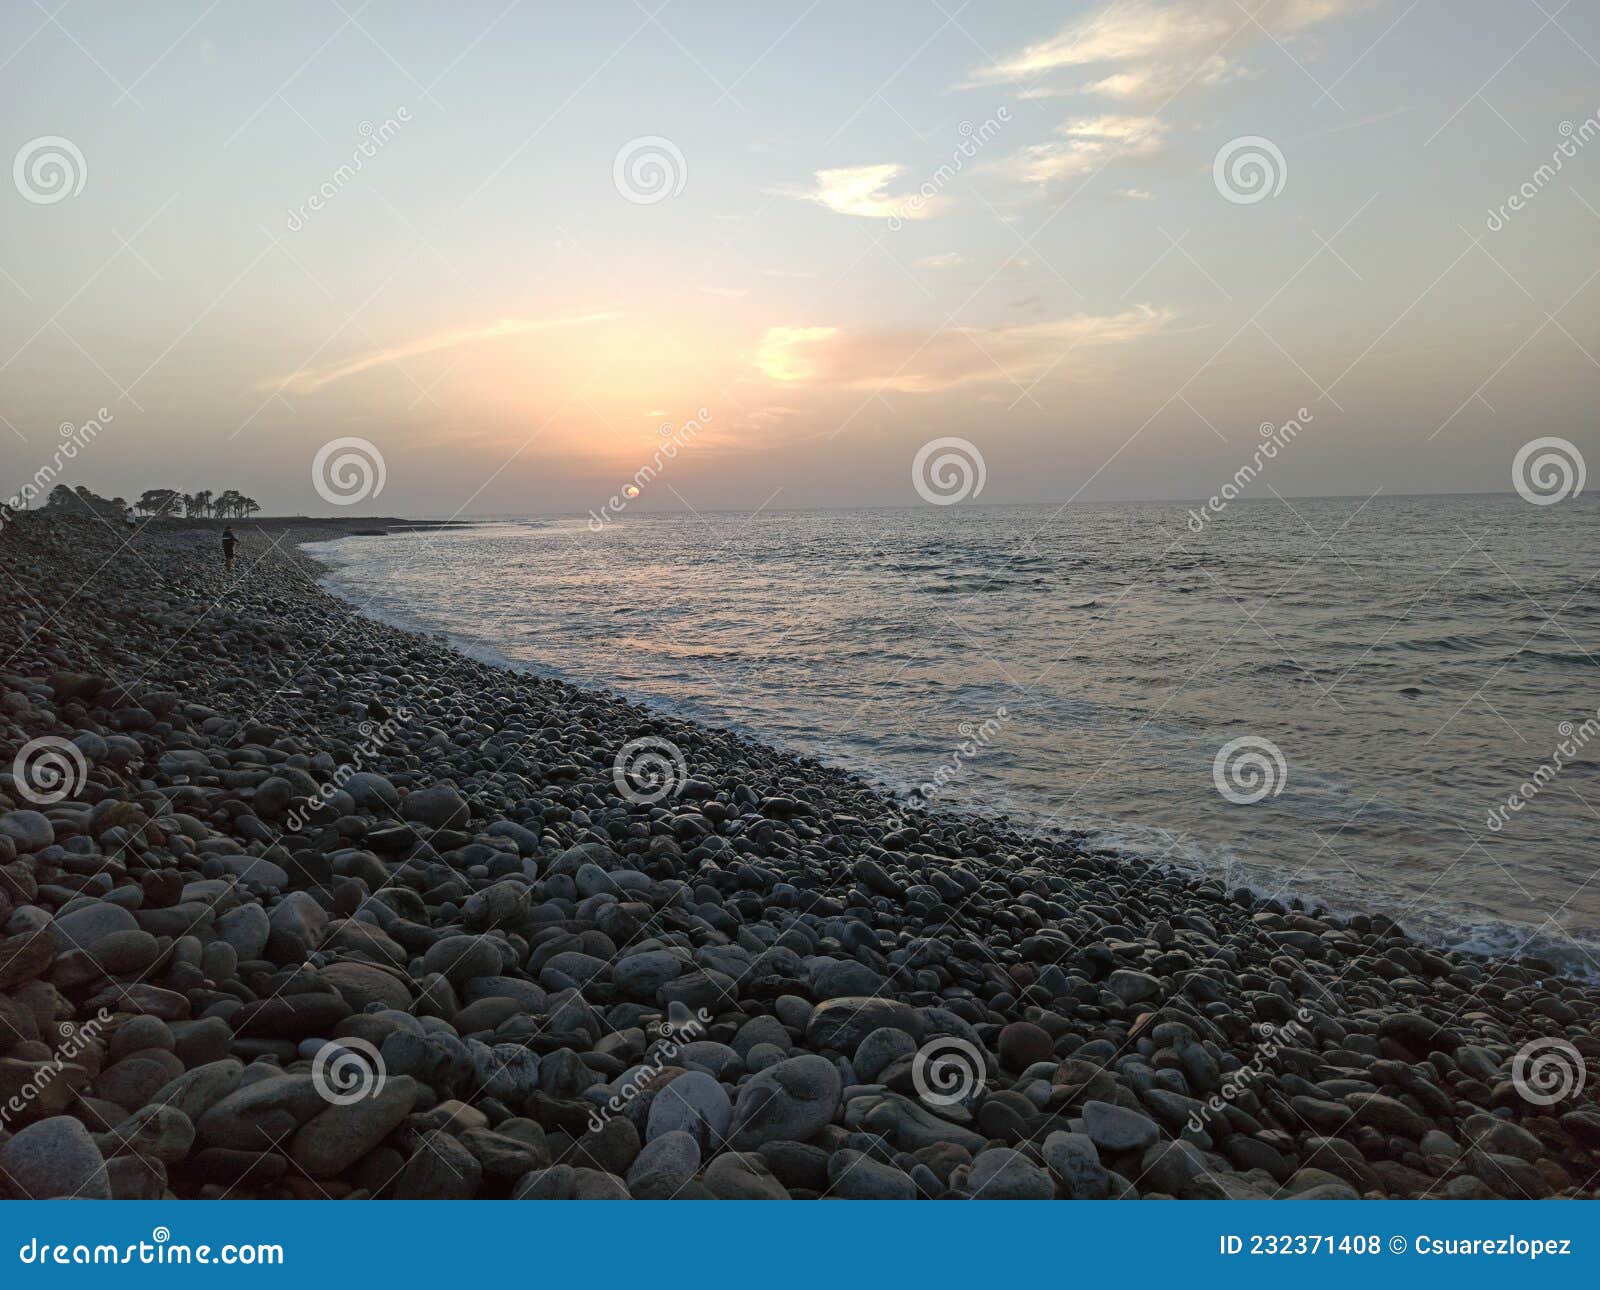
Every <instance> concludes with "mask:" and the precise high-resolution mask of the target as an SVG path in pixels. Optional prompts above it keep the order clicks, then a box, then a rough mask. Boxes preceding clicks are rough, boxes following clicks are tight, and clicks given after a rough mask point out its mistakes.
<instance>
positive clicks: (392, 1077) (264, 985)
mask: <svg viewBox="0 0 1600 1290" xmlns="http://www.w3.org/2000/svg"><path fill="white" fill-rule="evenodd" d="M357 527H360V528H362V529H368V530H370V529H373V528H382V527H384V523H383V522H382V521H371V520H363V521H361V523H360V525H359V526H358V525H356V524H353V523H352V524H345V525H340V524H338V523H334V522H324V521H298V522H293V521H269V522H261V523H256V522H252V523H249V524H244V523H240V524H239V525H238V526H237V531H238V532H239V534H240V538H241V545H240V548H239V554H238V560H237V562H236V565H235V568H234V570H233V572H232V573H231V574H225V573H224V571H223V568H222V561H221V557H220V552H219V549H218V545H217V542H218V539H217V530H216V528H215V527H206V526H203V525H194V524H187V523H184V522H181V521H175V520H174V521H155V522H150V523H146V524H145V525H143V526H142V527H140V528H139V530H138V531H137V532H136V533H134V534H133V536H132V537H131V539H130V537H129V535H128V533H126V532H124V531H121V530H120V529H118V528H117V527H115V526H112V525H108V524H106V523H105V522H103V521H102V520H99V519H96V518H90V517H75V516H46V515H21V516H17V517H15V518H14V519H13V520H12V521H10V522H9V523H7V524H6V525H5V526H4V528H3V529H0V585H3V586H4V587H5V605H4V612H3V613H0V926H3V933H4V934H3V937H0V1188H3V1189H4V1190H5V1192H6V1193H7V1194H9V1195H11V1196H14V1197H22V1198H47V1197H56V1196H76V1197H84V1198H99V1199H158V1198H161V1197H166V1196H173V1197H179V1198H216V1199H221V1198H319V1199H320V1198H334V1199H340V1198H393V1199H463V1200H464V1199H473V1198H492V1199H508V1198H510V1199H628V1198H634V1199H712V1198H716V1199H791V1198H792V1199H818V1198H830V1199H900V1200H912V1199H958V1198H961V1199H964V1198H981V1199H1034V1200H1048V1199H1052V1198H1054V1199H1063V1200H1067V1199H1107V1198H1127V1199H1134V1198H1153V1197H1178V1198H1185V1199H1188V1198H1193V1199H1235V1198H1240V1199H1245V1198H1258V1199H1265V1198H1282V1199H1294V1198H1301V1199H1357V1198H1362V1197H1397V1198H1400V1197H1404V1198H1416V1197H1428V1198H1440V1199H1488V1198H1495V1197H1504V1198H1512V1199H1520V1198H1545V1197H1555V1196H1564V1197H1592V1196H1595V1195H1596V1189H1597V1185H1600V1101H1597V1095H1596V1088H1597V1083H1596V1081H1595V1080H1594V1079H1593V1078H1592V1077H1591V1074H1592V1071H1593V1068H1594V1067H1595V1065H1596V1063H1597V1062H1600V986H1596V985H1595V984H1593V983H1585V982H1581V981H1577V980H1573V979H1567V978H1563V977H1561V976H1560V975H1558V974H1556V972H1555V970H1554V969H1553V967H1552V966H1551V965H1550V964H1548V963H1545V962H1542V961H1540V960H1537V959H1531V958H1524V959H1491V958H1483V957H1477V956H1473V955H1468V954H1464V953H1459V952H1455V951H1450V950H1443V949H1438V948H1434V947H1431V946H1428V945H1425V944H1423V943H1421V942H1420V941H1416V940H1413V939H1411V938H1410V937H1408V936H1407V934H1406V931H1405V929H1404V928H1403V927H1402V926H1400V925H1397V924H1396V923H1395V922H1393V921H1392V920H1391V919H1390V918H1388V917H1386V916H1384V914H1383V913H1382V911H1379V910H1373V911H1370V912H1368V913H1365V914H1357V915H1353V916H1334V915H1332V914H1330V913H1328V912H1327V911H1325V910H1321V909H1318V908H1316V907H1314V906H1310V905H1307V904H1304V903H1302V902H1299V901H1295V900H1291V899H1288V898H1283V899H1269V898H1266V897H1263V896H1261V895H1258V894H1252V892H1250V891H1248V890H1244V889H1229V888H1228V887H1226V886H1224V885H1223V884H1221V883H1220V882H1218V881H1216V880H1215V879H1211V878H1208V877H1206V876H1205V875H1203V874H1200V875H1196V874H1192V873H1182V872H1177V871H1174V870H1171V869H1169V868H1167V867H1164V866H1161V865H1159V864H1157V863H1155V862H1153V861H1146V860H1141V859H1139V858H1137V857H1132V856H1128V855H1118V856H1112V855H1103V854H1097V853H1092V852H1089V851H1086V850H1085V849H1084V848H1083V844H1082V843H1081V842H1080V841H1078V840H1075V839H1073V838H1071V837H1067V836H1064V835H1050V836H1032V835H1028V834H1025V833H1022V832H1018V831H1016V830H1015V829H1014V828H1011V827H1009V826H1007V825H1006V824H1005V823H1004V822H1003V821H1000V820H997V819H986V818H985V817H983V816H982V815H970V814H960V815H957V814H950V813H943V812H940V811H938V810H934V811H932V812H929V811H923V810H911V809H908V808H907V807H906V806H905V805H904V804H903V803H897V802H893V801H890V800H889V799H888V798H886V797H884V796H882V795H881V794H880V793H879V792H877V791H876V790H874V789H873V788H872V787H871V786H870V785H868V784H867V783H865V782H864V781H862V780H860V779H858V778H855V777H853V776H851V775H848V774H846V773H844V772H842V771H839V770H837V769H834V768H830V767H828V766H825V765H823V764H821V763H819V762H817V761H814V760H811V759H808V758H805V757H800V756H795V755H791V754H788V753H784V752H780V751H778V750H775V749H772V748H768V747H765V746H763V745H761V744H759V743H756V742H753V741H751V740H749V739H747V738H744V737H742V736H739V735H736V734H734V733H732V732H729V731H725V730H720V729H715V728H710V727H707V726H701V725H696V724H692V723H690V722H686V721H683V720H678V719H674V718H671V717H667V716H663V715H661V714H659V713H656V712H652V711H651V710H649V709H646V708H644V707H642V706H639V705H637V704H633V703H629V702H627V701H625V700H623V699H621V698H619V697H617V696H615V695H612V694H609V693H606V692H602V691H598V690H585V689H578V688H574V687H572V686H568V685H565V684H563V683H561V682H558V681H555V680H551V679H548V678H544V677H538V676H533V675H529V674H526V673H521V672H516V671H511V670H507V669H503V668H496V667H493V666H491V665H489V664H487V663H482V662H479V661H477V660H474V659H471V658H468V657H466V656H465V655H463V654H461V653H458V652H456V651H455V650H453V649H451V648H450V647H449V646H448V645H447V644H445V643H444V642H442V641H440V640H435V639H432V638H429V637H426V636H422V635H419V634H415V633H411V632H407V631H404V630H401V629H399V628H396V627H393V626H390V625H387V624H385V623H381V622H378V621H376V620H374V619H370V618H366V617H363V616H362V615H361V614H360V613H359V612H357V610H356V608H354V607H352V606H350V605H348V604H346V603H344V602H342V601H340V600H337V599H335V598H334V597H332V596H331V595H329V594H327V593H326V592H325V591H323V590H322V589H321V587H320V586H319V585H318V584H319V577H320V576H321V574H322V570H321V568H320V566H319V565H318V564H317V563H316V562H315V561H314V560H313V559H312V558H311V557H309V556H308V555H306V554H305V553H304V552H302V551H301V550H300V549H299V547H300V544H302V543H307V542H317V541H327V540H330V539H334V538H338V537H340V536H343V535H345V534H347V533H349V532H351V531H353V530H354V529H356V528H357Z"/></svg>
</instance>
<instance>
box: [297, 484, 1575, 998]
mask: <svg viewBox="0 0 1600 1290" xmlns="http://www.w3.org/2000/svg"><path fill="white" fill-rule="evenodd" d="M308 549H309V550H310V551H311V552H312V553H313V554H315V555H317V556H318V557H319V558H320V559H322V560H324V561H325V562H327V563H328V565H329V566H330V572H329V574H328V575H327V578H326V580H325V585H326V586H327V587H328V588H329V590H331V591H333V592H334V593H335V594H337V595H339V596H341V597H343V598H344V599H345V600H347V601H349V602H350V603H352V604H353V605H355V606H357V607H359V608H360V609H361V610H362V611H363V612H365V613H367V614H370V615H372V616H374V617H377V618H379V619H382V620H385V621H388V622H391V623H395V624H398V625H401V626H405V627H410V628H414V629H418V630H421V631H425V632H429V633H436V634H443V635H444V636H445V637H447V638H448V639H449V640H450V641H451V642H453V643H454V644H455V645H456V646H458V647H459V648H460V649H462V650H464V651H466V652H468V653H470V654H472V655H474V656H476V657H478V658H481V659H485V660H488V661H491V662H493V663H496V664H499V665H502V666H505V667H508V668H515V669H526V670H529V671H532V672H536V673H538V674H541V675H545V676H550V677H557V678H560V679H561V680H564V681H568V682H571V683H572V684H574V685H579V686H592V687H603V688H606V689H609V690H611V691H614V692H616V693H620V694H622V695H624V696H626V697H628V698H631V699H635V700H638V701H641V702H643V703H645V704H647V705H650V706H653V707H656V708H658V709H660V710H662V711H664V712H668V713H671V714H674V715H677V716H682V717H689V718H693V719H696V720H698V721H701V722H705V723H710V724H714V725H719V726H724V727H731V728H733V729H736V730H738V731H740V732H742V733H744V734H747V735H750V736H753V737H756V738H759V739H761V740H763V741H766V742H768V743H771V744H775V745H778V746H781V747H784V748H788V749H791V750H795V751H798V752H802V753H806V754H809V755H812V756H815V757H817V758H820V759H822V760H824V761H826V762H828V763H830V764H834V765H838V766H840V767H844V768H846V769H849V770H851V771H854V772H856V773H858V774H860V775H862V776H864V777H866V778H868V779H869V780H871V781H873V782H875V783H877V784H879V785H880V786H882V787H883V788H884V789H885V790H886V791H888V792H889V793H891V794H893V795H894V796H896V797H898V798H900V799H902V800H905V801H907V802H920V803H921V804H924V805H928V806H930V807H933V808H936V809H940V810H947V811H952V812H958V813H959V812H979V813H983V814H986V815H990V816H1003V817H1006V818H1007V819H1008V820H1009V822H1010V823H1011V824H1012V825H1013V826H1014V827H1016V828H1019V829H1022V830H1024V831H1027V832H1039V833H1041V834H1044V833H1052V834H1053V833H1058V832H1065V833H1069V834H1073V835H1076V836H1077V837H1079V838H1080V839H1081V842H1082V844H1083V846H1084V847H1085V848H1087V849H1089V850H1092V851H1097V852H1112V853H1128V852H1133V853H1138V854H1140V855H1143V856H1146V857H1150V858H1152V859H1155V860H1158V861H1160V862H1162V863H1164V864H1167V865H1171V866H1172V867H1174V868H1181V869H1183V870H1186V871H1189V872H1195V873H1202V874H1208V875H1212V876H1215V877H1217V878H1219V879H1220V880H1221V881H1222V882H1224V883H1225V884H1227V885H1228V886H1229V887H1230V888H1232V887H1238V886H1248V887H1250V888H1252V889H1254V890H1256V891H1258V892H1260V893H1263V894H1268V895H1273V896H1276V897H1278V898H1279V899H1283V900H1288V899H1292V898H1299V899H1301V900H1303V901H1305V902H1307V904H1308V905H1315V904H1320V905H1323V906H1325V907H1327V908H1329V909H1332V910H1334V911H1337V912H1345V913H1349V912H1356V911H1368V912H1382V913H1385V914H1387V915H1389V916H1390V917H1392V918H1394V919H1396V920H1397V921H1398V922H1399V923H1400V924H1401V925H1402V926H1403V927H1405V928H1406V930H1407V931H1409V932H1411V933H1412V934H1413V935H1416V936H1419V937H1421V938H1423V939H1424V940H1428V941H1431V942H1434V943H1436V944H1439V945H1445V946H1451V947H1456V948H1463V949H1468V950H1473V951H1476V952H1480V953H1490V954H1512V953H1517V954H1523V955H1538V956H1540V957H1543V958H1546V959H1549V960H1551V961H1552V962H1554V963H1556V964H1557V965H1558V966H1559V967H1560V968H1562V969H1563V970H1564V971H1568V972H1572V973H1575V974H1578V975H1581V976H1584V977H1588V978H1591V979H1595V978H1600V847H1597V846H1596V839H1597V838H1600V657H1597V656H1600V581H1597V575H1600V565H1597V559H1596V557H1597V555H1600V507H1597V506H1595V505H1593V504H1592V503H1591V502H1590V500H1589V499H1588V498H1585V497H1582V496H1580V497H1577V498H1572V499H1569V500H1567V501H1565V502H1563V503H1561V504H1560V505H1553V506H1536V505H1531V504H1530V503H1528V502H1527V501H1524V500H1523V499H1522V498H1521V497H1519V496H1517V495H1515V494H1506V495H1471V496H1436V497H1389V496H1384V495H1381V494H1380V495H1376V496H1373V497H1368V498H1361V497H1338V498H1307V499H1300V498H1291V499H1287V500H1284V499H1278V498H1273V499H1269V500H1265V501H1256V500H1251V501H1235V502H1233V503H1231V504H1229V505H1228V506H1227V507H1226V508H1225V509H1224V510H1222V511H1220V512H1211V511H1205V512H1202V511H1200V510H1197V509H1196V508H1194V507H1192V506H1190V505H1188V504H1185V503H1181V502H1149V503H1096V504H1082V503H1073V504H1072V505H1067V506H1060V505H1037V506H1032V505H1030V506H979V505H972V504H970V503H963V504H960V505H952V506H924V507H921V508H904V509H860V510H762V511H759V512H755V513H736V512H717V513H706V514H699V513H688V512H684V513H673V514H660V513H656V514H647V513H640V512H637V511H633V510H627V511H623V512H621V513H611V512H608V513H607V514H605V515H604V516H600V515H595V514H593V513H591V514H590V515H588V516H579V515H572V516H550V517H533V518H520V519H508V520H498V521H494V522H488V523H484V524H481V525H477V526H474V527H471V528H465V529H456V530H450V531H429V532H418V533H411V534H393V535H390V536H383V537H377V536H371V537H367V536H357V537H349V538H344V539H341V540H339V541H337V542H331V543H320V544H313V545H312V546H311V547H309V548H308ZM690 769H691V770H692V768H690Z"/></svg>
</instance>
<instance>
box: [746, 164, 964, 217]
mask: <svg viewBox="0 0 1600 1290" xmlns="http://www.w3.org/2000/svg"><path fill="white" fill-rule="evenodd" d="M905 173H906V167H905V166H902V165H900V164H898V163H897V162H888V163H885V164H884V165H880V166H840V167H837V168H835V169H832V170H819V171H817V172H816V174H815V175H814V178H815V180H816V183H815V184H814V186H812V187H810V188H788V189H779V190H777V191H778V195H779V196H781V197H793V198H796V199H798V200H800V201H807V202H816V203H817V204H818V205H819V206H826V207H827V208H828V209H829V210H831V211H836V212H838V213H839V214H840V215H856V216H860V217H861V218H864V219H888V218H890V217H891V216H896V215H897V216H899V217H900V218H901V219H906V220H913V219H928V218H930V217H931V216H933V215H937V214H938V213H939V212H940V211H941V210H943V209H944V208H945V206H946V205H948V200H947V199H946V198H943V197H938V196H934V197H922V198H919V199H918V200H917V201H916V202H911V200H910V198H911V196H912V194H909V193H906V194H901V195H899V196H896V195H894V194H892V193H890V192H889V185H890V184H892V183H894V181H895V180H897V179H899V178H900V177H901V176H902V175H904V174H905Z"/></svg>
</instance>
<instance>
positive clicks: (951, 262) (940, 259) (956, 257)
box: [917, 251, 965, 269]
mask: <svg viewBox="0 0 1600 1290" xmlns="http://www.w3.org/2000/svg"><path fill="white" fill-rule="evenodd" d="M964 263H965V261H964V260H963V259H962V257H961V252H959V251H945V252H943V253H942V254H939V255H925V256H923V257H922V258H921V259H920V260H918V261H917V264H918V266H919V267H921V268H924V269H953V268H955V267H956V265H958V264H964Z"/></svg>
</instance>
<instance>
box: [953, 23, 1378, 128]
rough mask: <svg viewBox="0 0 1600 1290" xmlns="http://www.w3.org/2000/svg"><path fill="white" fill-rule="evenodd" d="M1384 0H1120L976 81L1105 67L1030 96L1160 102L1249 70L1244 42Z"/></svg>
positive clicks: (1275, 36)
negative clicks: (1156, 0) (1163, 0)
mask: <svg viewBox="0 0 1600 1290" xmlns="http://www.w3.org/2000/svg"><path fill="white" fill-rule="evenodd" d="M1376 2H1377V0H1262V2H1260V3H1252V4H1251V5H1250V6H1249V7H1248V8H1246V7H1245V6H1243V5H1241V4H1238V3H1236V2H1235V0H1179V2H1178V3H1175V4H1161V5H1157V4H1151V3H1149V2H1148V0H1117V2H1115V3H1112V4H1108V5H1105V6H1103V7H1101V8H1099V9H1096V10H1094V11H1093V12H1091V13H1088V14H1085V15H1084V16H1083V17H1081V18H1079V19H1077V20H1076V21H1074V22H1071V23H1069V24H1068V25H1067V26H1066V27H1064V28H1062V29H1061V30H1060V31H1059V32H1057V33H1056V34H1055V35H1054V36H1051V37H1049V38H1048V39H1046V40H1041V41H1038V42H1037V43H1035V44H1032V45H1029V46H1027V48H1025V49H1023V50H1022V51H1021V52H1020V53H1017V54H1014V55H1012V56H1011V57H1009V58H1003V59H1000V60H999V61H998V62H995V63H993V64H991V65H990V66H988V67H984V68H981V69H980V70H979V71H978V72H977V73H975V75H974V77H973V81H974V82H975V83H993V82H996V81H1009V82H1027V81H1035V80H1038V79H1039V78H1041V77H1046V76H1049V75H1050V74H1051V73H1055V72H1060V71H1063V70H1070V69H1091V68H1092V69H1097V70H1098V72H1099V74H1098V75H1096V74H1095V72H1088V73H1087V75H1088V77H1089V79H1086V80H1083V81H1079V82H1076V83H1074V84H1073V85H1071V86H1070V87H1062V86H1059V85H1051V84H1046V85H1032V86H1029V87H1028V89H1027V90H1025V91H1024V94H1025V96H1027V97H1035V98H1037V97H1047V96H1053V95H1056V94H1060V93H1070V92H1077V93H1094V94H1102V95H1105V96H1106V97H1108V98H1114V99H1121V100H1123V101H1125V102H1130V103H1159V102H1163V101H1164V100H1166V99H1168V98H1170V97H1171V96H1172V95H1174V94H1176V93H1177V92H1178V91H1179V90H1181V89H1183V88H1184V87H1185V86H1187V85H1201V86H1208V85H1220V84H1223V83H1224V82H1227V81H1230V80H1234V79H1235V78H1237V77H1239V76H1242V75H1244V74H1245V68H1244V67H1243V65H1242V64H1241V63H1239V62H1238V61H1236V60H1237V58H1238V56H1239V53H1240V51H1241V50H1243V49H1246V48H1248V47H1249V46H1251V45H1253V44H1255V43H1256V42H1257V41H1259V40H1263V39H1271V40H1274V41H1286V40H1289V39H1291V38H1293V37H1294V36H1296V35H1298V34H1300V33H1302V32H1304V31H1306V30H1307V29H1308V28H1311V27H1314V26H1316V25H1318V24H1319V23H1324V22H1328V21H1330V20H1332V19H1335V18H1339V17H1342V16H1344V15H1345V14H1349V13H1354V12H1356V11H1357V10H1360V9H1365V8H1368V7H1370V6H1371V5H1373V4H1375V3H1376Z"/></svg>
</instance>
